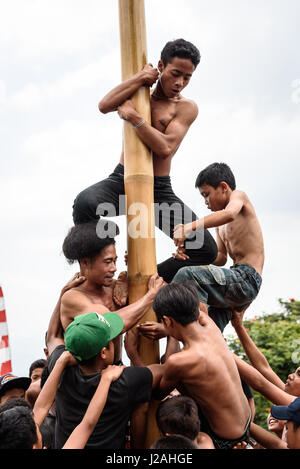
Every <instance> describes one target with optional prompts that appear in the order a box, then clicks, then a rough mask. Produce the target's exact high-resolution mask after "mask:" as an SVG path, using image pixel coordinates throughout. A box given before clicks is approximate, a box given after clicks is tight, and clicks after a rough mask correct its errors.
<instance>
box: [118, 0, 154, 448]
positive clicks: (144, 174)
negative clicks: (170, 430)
mask: <svg viewBox="0 0 300 469" xmlns="http://www.w3.org/2000/svg"><path fill="white" fill-rule="evenodd" d="M119 22H120V44H121V63H122V80H123V81H125V80H127V79H128V78H130V77H131V76H133V75H134V74H136V73H137V72H139V71H140V70H142V69H143V67H144V66H145V65H146V63H147V44H146V22H145V7H144V0H119ZM132 100H133V102H134V105H135V108H136V110H137V111H138V113H139V114H140V115H141V116H142V117H143V119H145V121H147V122H148V123H150V124H151V108H150V91H149V88H147V87H142V88H140V89H139V90H138V91H137V93H136V94H135V95H134V96H133V97H132ZM123 141H124V164H125V169H124V171H125V174H124V183H125V194H126V196H127V231H128V233H127V240H128V279H129V303H133V302H134V301H136V300H138V299H139V298H141V297H142V296H143V295H144V294H145V293H146V292H147V290H148V281H149V278H150V276H151V275H152V274H153V273H154V272H156V270H157V266H156V252H155V222H154V195H153V194H154V178H153V162H152V155H151V153H150V150H149V149H148V148H147V147H146V146H145V145H144V144H143V142H142V141H141V140H140V139H139V137H138V136H137V134H136V131H135V130H134V128H133V127H132V125H131V124H130V123H128V122H124V135H123ZM134 231H140V234H141V235H142V237H138V238H136V237H135V234H134ZM145 321H156V316H155V313H154V312H153V310H152V308H151V309H150V310H149V311H148V312H147V313H146V315H145V316H144V318H143V319H142V321H140V322H145ZM139 353H140V356H141V358H142V360H143V362H144V363H145V364H146V365H149V364H153V363H159V360H160V357H159V343H158V341H155V342H153V341H150V340H148V339H146V338H144V337H141V343H140V348H139ZM156 407H157V403H156V402H154V401H153V402H152V403H151V406H150V411H149V413H148V428H147V438H146V448H149V447H150V445H151V444H152V443H153V442H154V441H155V440H156V439H157V438H159V436H160V435H159V432H158V430H157V427H156V425H155V410H156Z"/></svg>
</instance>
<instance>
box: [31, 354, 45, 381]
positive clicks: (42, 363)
mask: <svg viewBox="0 0 300 469" xmlns="http://www.w3.org/2000/svg"><path fill="white" fill-rule="evenodd" d="M46 363H47V362H46V360H45V359H44V358H40V359H39V360H35V361H34V362H33V363H31V365H30V368H29V378H31V375H32V372H33V371H34V370H35V369H36V368H45V365H46Z"/></svg>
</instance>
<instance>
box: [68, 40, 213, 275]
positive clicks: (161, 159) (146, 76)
mask: <svg viewBox="0 0 300 469" xmlns="http://www.w3.org/2000/svg"><path fill="white" fill-rule="evenodd" d="M199 62H200V53H199V51H198V49H197V48H196V47H195V46H194V45H193V44H191V43H190V42H187V41H185V40H184V39H178V40H175V41H172V42H169V43H167V44H166V46H165V47H164V49H163V51H162V53H161V59H160V60H159V63H158V69H156V68H153V66H152V65H151V64H147V65H146V66H145V67H144V69H143V70H142V71H140V72H138V73H137V74H136V75H134V76H133V77H131V78H129V79H128V80H126V81H124V82H122V83H121V84H120V85H118V86H117V87H115V88H114V89H113V90H111V91H110V92H109V93H108V94H107V95H106V96H105V97H104V98H103V99H102V100H101V101H100V103H99V110H100V111H101V112H102V113H104V114H106V113H109V112H118V114H119V116H120V118H121V119H123V120H126V121H128V122H130V123H131V125H132V126H133V127H134V128H135V131H136V133H137V135H138V136H139V138H140V139H141V140H142V142H143V143H144V144H145V145H146V146H147V147H148V148H149V149H150V150H151V152H152V156H153V168H154V203H155V224H156V226H157V227H159V228H160V229H161V230H162V231H163V232H164V233H165V234H166V235H167V236H169V237H170V238H173V229H174V227H175V226H176V225H178V224H181V223H189V222H192V221H194V220H196V219H197V218H198V217H197V216H196V215H195V214H194V213H193V212H192V210H191V209H189V208H188V207H187V206H186V205H185V204H184V203H183V201H182V200H180V199H179V198H178V197H177V196H176V194H175V193H174V192H173V189H172V186H171V179H170V169H171V161H172V158H173V156H174V155H175V153H176V152H177V150H178V148H179V146H180V144H181V142H182V140H183V138H184V137H185V135H186V133H187V132H188V130H189V128H190V126H191V125H192V123H193V122H194V121H195V119H196V117H197V115H198V108H197V105H196V104H195V103H194V102H193V101H191V100H189V99H186V98H184V97H183V96H182V95H181V92H182V91H183V90H184V88H185V87H186V86H187V85H188V83H189V82H190V80H191V78H192V75H193V73H194V71H195V70H196V68H197V66H198V64H199ZM156 82H157V83H156ZM155 83H156V86H155V88H154V90H153V92H152V94H151V102H150V104H151V125H150V124H148V123H147V122H145V121H144V119H143V118H142V116H141V115H140V114H139V113H138V112H137V110H136V109H135V107H134V104H133V102H132V100H131V97H132V96H133V95H134V94H135V93H136V91H137V90H138V89H139V88H141V87H145V86H148V87H151V86H152V85H153V84H155ZM124 194H125V190H124V154H123V152H122V154H121V158H120V162H119V164H118V166H117V167H116V168H115V170H114V172H113V173H112V174H111V175H110V176H109V177H108V178H107V179H104V180H102V181H100V182H98V183H96V184H94V185H93V186H91V187H89V188H87V189H85V190H84V191H82V192H81V193H80V194H79V195H78V196H77V197H76V199H75V202H74V206H73V220H74V223H75V225H78V224H80V223H85V222H87V221H89V220H97V219H98V218H99V216H100V215H101V216H105V215H108V216H118V215H122V214H123V215H124V214H125V199H124ZM137 202H138V201H137ZM108 204H111V207H112V210H111V213H107V206H108ZM102 207H103V209H102ZM104 208H105V210H104ZM192 241H193V243H191V244H192V249H188V250H187V254H188V255H189V259H188V261H186V262H187V264H184V263H183V261H182V260H181V259H176V258H173V257H171V258H169V259H167V260H166V261H164V262H162V263H161V264H159V266H158V273H159V275H160V276H161V277H163V278H164V280H165V281H166V282H170V281H171V280H172V278H173V277H174V275H175V274H176V272H177V271H178V269H180V268H181V267H183V265H207V264H209V263H211V262H213V261H214V260H215V258H216V256H217V246H216V243H215V241H214V239H213V237H212V236H211V234H210V233H209V232H208V231H207V230H206V229H204V230H201V236H198V237H197V238H196V239H194V240H192Z"/></svg>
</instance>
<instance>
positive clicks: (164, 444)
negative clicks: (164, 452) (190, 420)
mask: <svg viewBox="0 0 300 469" xmlns="http://www.w3.org/2000/svg"><path fill="white" fill-rule="evenodd" d="M150 449H198V446H197V445H195V443H193V442H192V440H189V439H188V438H186V437H185V436H182V435H171V436H164V437H163V438H159V440H156V441H155V443H153V445H152V446H151V448H150Z"/></svg>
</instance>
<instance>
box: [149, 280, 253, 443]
mask: <svg viewBox="0 0 300 469" xmlns="http://www.w3.org/2000/svg"><path fill="white" fill-rule="evenodd" d="M153 309H154V311H155V313H156V315H157V318H158V320H159V321H160V320H162V321H163V323H164V326H165V329H166V330H167V332H168V333H169V335H171V336H172V337H174V338H175V339H177V340H179V341H180V342H182V343H183V346H184V347H183V349H182V350H181V351H180V352H177V353H174V354H173V355H170V356H169V357H168V358H167V360H166V362H165V364H164V365H163V366H164V372H163V375H162V378H161V381H160V386H159V389H160V392H161V393H162V395H167V394H168V393H169V392H170V391H171V390H172V389H174V388H176V389H178V390H179V391H180V392H181V394H185V395H188V396H190V397H192V398H193V399H194V400H195V401H196V403H197V404H198V406H199V407H200V409H201V412H202V414H203V415H204V417H205V419H206V420H207V422H208V424H209V428H207V429H206V428H205V429H203V431H205V432H206V433H208V434H209V435H210V437H211V438H212V440H213V442H214V445H215V447H216V448H217V449H231V448H233V447H234V446H235V445H236V444H237V443H238V442H241V441H246V442H247V441H248V429H249V426H250V422H251V411H250V407H249V404H248V401H247V398H246V396H245V394H244V392H243V389H242V385H241V380H240V376H239V373H238V369H237V366H236V364H235V360H234V356H233V354H232V352H231V351H230V350H229V348H228V346H227V345H226V342H225V341H224V338H223V336H222V334H221V332H220V331H219V329H218V328H217V326H216V325H215V323H214V322H213V321H212V320H211V319H210V318H209V316H208V315H207V314H206V313H204V312H201V311H200V308H199V299H198V294H197V290H196V288H195V286H194V284H193V283H192V282H189V283H182V284H180V283H171V284H170V285H166V286H165V287H164V288H162V289H161V290H160V291H159V292H158V294H157V295H156V297H155V300H154V302H153ZM201 420H202V419H201Z"/></svg>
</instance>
